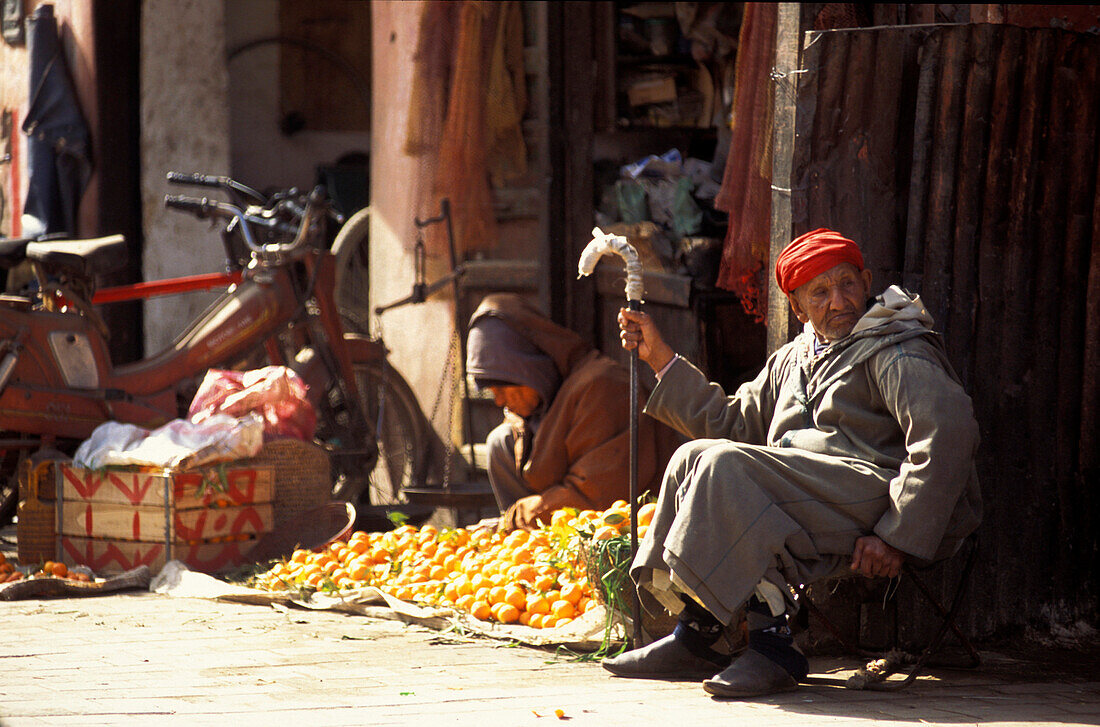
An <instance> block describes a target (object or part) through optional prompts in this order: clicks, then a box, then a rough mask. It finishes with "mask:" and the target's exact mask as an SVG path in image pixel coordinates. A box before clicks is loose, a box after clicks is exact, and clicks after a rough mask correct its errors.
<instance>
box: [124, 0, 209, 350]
mask: <svg viewBox="0 0 1100 727" xmlns="http://www.w3.org/2000/svg"><path fill="white" fill-rule="evenodd" d="M224 17H225V12H224V6H223V0H144V1H143V2H142V8H141V203H142V226H143V231H144V235H145V251H144V259H143V274H144V279H145V280H155V279H158V278H164V277H171V276H178V275H189V274H194V273H203V272H217V271H220V270H222V269H224V267H225V253H224V251H223V249H222V245H221V240H220V238H219V236H218V233H217V230H216V229H211V228H210V225H209V224H207V223H204V222H201V221H199V220H197V219H195V218H194V217H191V216H188V215H184V214H181V213H179V212H171V211H169V210H166V209H165V207H164V204H163V202H162V199H163V197H164V195H165V194H166V193H168V192H173V193H179V192H180V191H181V190H179V189H170V188H169V186H168V184H167V183H166V182H165V180H164V175H165V173H166V172H168V171H170V170H176V171H185V172H191V171H193V172H204V173H208V174H228V173H229V111H228V106H227V104H226V97H227V91H228V77H227V74H226V68H225V60H224V59H225V22H224ZM212 298H213V294H210V293H191V294H187V295H184V296H178V295H175V296H168V297H165V298H159V299H158V298H154V299H152V300H149V301H146V303H145V350H146V353H147V354H150V355H151V354H154V353H156V352H157V351H160V350H161V349H162V348H164V347H165V346H167V345H169V344H170V343H171V342H172V340H173V338H174V337H175V336H176V335H177V334H178V333H179V332H180V330H181V329H182V327H183V326H184V325H185V324H186V322H188V321H190V320H192V319H193V318H195V317H196V316H197V315H198V314H200V313H201V312H202V310H203V309H204V308H205V307H206V305H207V304H208V302H209V301H210V300H212Z"/></svg>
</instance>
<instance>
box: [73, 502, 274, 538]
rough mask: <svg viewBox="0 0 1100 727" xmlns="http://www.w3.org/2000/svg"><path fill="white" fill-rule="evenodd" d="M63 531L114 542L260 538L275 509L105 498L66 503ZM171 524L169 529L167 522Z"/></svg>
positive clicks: (270, 527)
mask: <svg viewBox="0 0 1100 727" xmlns="http://www.w3.org/2000/svg"><path fill="white" fill-rule="evenodd" d="M60 519H61V527H60V532H61V534H62V535H75V536H80V537H87V538H107V539H114V540H145V541H160V542H166V541H168V540H171V542H173V543H191V544H196V543H200V542H203V541H211V542H221V541H225V540H229V539H239V538H240V537H241V536H247V537H248V538H254V537H257V536H259V535H261V534H263V533H267V532H270V531H271V529H272V527H273V524H274V521H275V516H274V508H273V507H272V506H271V504H269V503H260V504H256V505H241V506H229V507H203V508H192V509H186V510H184V509H179V508H176V507H170V508H167V510H166V509H165V508H164V507H145V506H134V505H119V504H116V503H109V502H108V503H104V502H80V501H77V502H71V501H66V502H64V503H63V505H62V508H61V515H60ZM169 525H170V526H171V528H170V529H168V526H169Z"/></svg>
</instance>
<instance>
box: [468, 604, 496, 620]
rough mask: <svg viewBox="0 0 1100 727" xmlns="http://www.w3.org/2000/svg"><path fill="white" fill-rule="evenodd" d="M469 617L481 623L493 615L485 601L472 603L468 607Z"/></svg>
mask: <svg viewBox="0 0 1100 727" xmlns="http://www.w3.org/2000/svg"><path fill="white" fill-rule="evenodd" d="M470 615H471V616H473V617H474V618H476V619H480V620H482V621H486V620H488V618H489V617H490V616H492V615H493V611H492V608H491V607H490V606H489V604H488V603H486V602H485V601H474V602H473V604H471V606H470Z"/></svg>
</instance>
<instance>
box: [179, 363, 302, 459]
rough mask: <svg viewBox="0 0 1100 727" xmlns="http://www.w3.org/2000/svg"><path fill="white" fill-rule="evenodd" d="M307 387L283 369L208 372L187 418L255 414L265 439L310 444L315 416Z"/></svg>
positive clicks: (196, 422)
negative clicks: (291, 439)
mask: <svg viewBox="0 0 1100 727" xmlns="http://www.w3.org/2000/svg"><path fill="white" fill-rule="evenodd" d="M308 390H309V387H307V386H306V384H305V382H304V381H302V378H301V377H300V376H298V374H296V373H294V372H293V371H292V370H290V369H288V368H287V367H285V366H265V367H263V368H259V369H253V370H251V371H226V370H222V369H211V370H210V371H208V372H207V373H206V377H205V378H204V379H203V381H202V384H200V385H199V390H198V391H197V392H196V393H195V398H194V399H193V400H192V401H191V407H190V408H189V409H188V411H187V416H188V418H189V419H190V420H191V422H192V423H195V424H199V423H201V422H203V421H205V420H206V419H208V418H210V417H212V416H214V415H215V414H228V415H229V416H234V417H241V416H245V415H247V414H256V415H257V416H259V417H260V418H261V419H263V422H264V436H265V437H267V438H275V437H293V438H295V439H302V440H305V441H307V442H308V441H310V440H312V439H313V433H314V431H315V430H316V428H317V413H316V412H315V411H314V409H313V405H312V404H311V403H310V401H309V399H308V398H307V396H306V393H307V392H308Z"/></svg>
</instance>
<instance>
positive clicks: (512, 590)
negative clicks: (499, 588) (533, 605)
mask: <svg viewBox="0 0 1100 727" xmlns="http://www.w3.org/2000/svg"><path fill="white" fill-rule="evenodd" d="M504 602H505V603H508V604H511V605H512V606H515V608H516V609H517V610H519V611H522V610H523V609H524V608H526V606H527V592H526V591H524V590H523V589H522V588H520V587H519V586H515V585H513V586H508V588H506V589H505V591H504Z"/></svg>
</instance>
